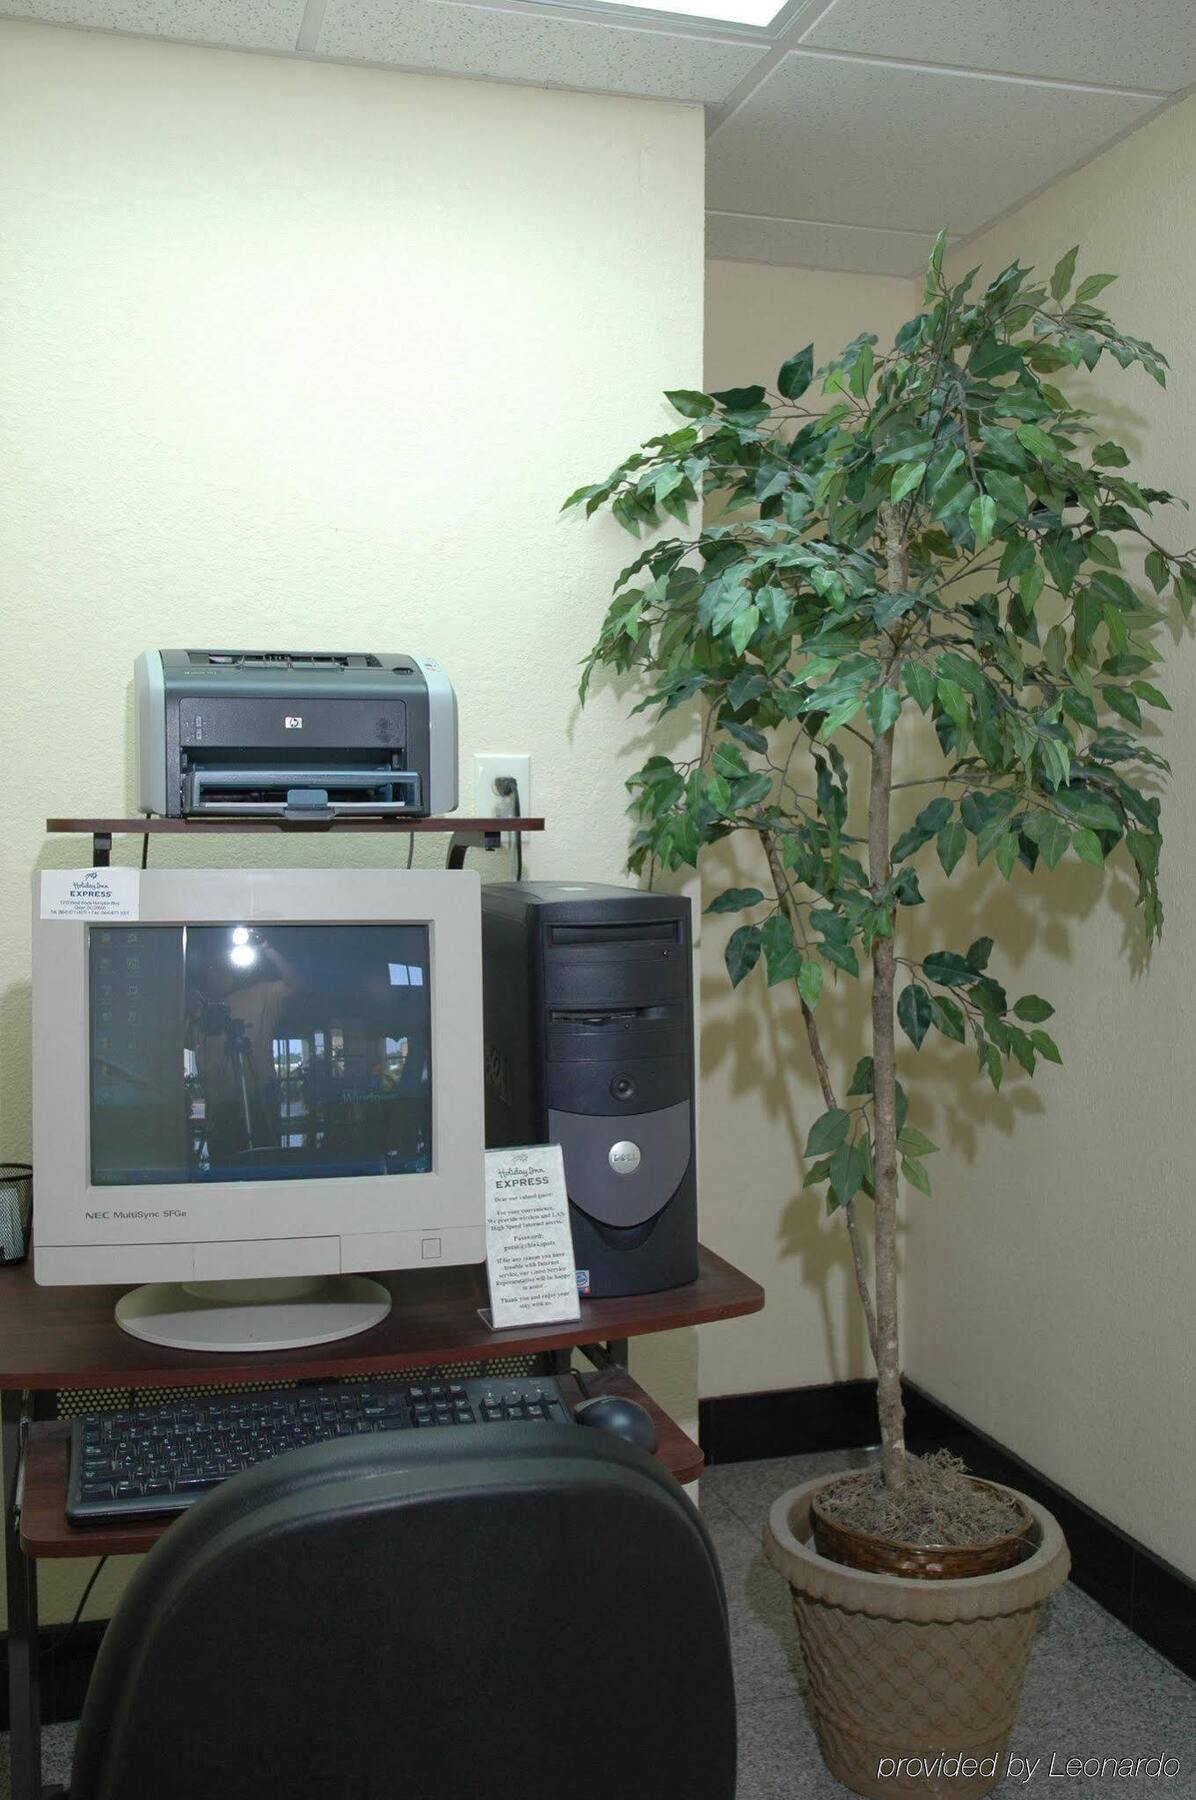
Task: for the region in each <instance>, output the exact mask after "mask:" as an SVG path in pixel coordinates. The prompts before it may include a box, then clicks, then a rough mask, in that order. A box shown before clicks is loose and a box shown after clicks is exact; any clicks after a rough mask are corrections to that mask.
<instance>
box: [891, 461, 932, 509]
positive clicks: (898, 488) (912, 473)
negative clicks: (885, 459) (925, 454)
mask: <svg viewBox="0 0 1196 1800" xmlns="http://www.w3.org/2000/svg"><path fill="white" fill-rule="evenodd" d="M925 473H926V464H925V463H924V462H907V463H900V464H899V465H898V467H897V468H896V469H894V471H893V479H892V482H891V483H890V485H889V499H890V500H891V501H892V502H893V504H894V506H896V504H897V502H898V501H899V500H904V499H905V496H906V495H907V494H912V493H913V491H914V489H915V488H916V487H920V486H921V484H922V477H923V476H924V475H925Z"/></svg>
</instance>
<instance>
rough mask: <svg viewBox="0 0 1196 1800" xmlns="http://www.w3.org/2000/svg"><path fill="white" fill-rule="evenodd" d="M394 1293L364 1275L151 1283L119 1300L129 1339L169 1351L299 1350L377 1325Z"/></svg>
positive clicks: (119, 1316) (118, 1312) (118, 1316)
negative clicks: (161, 1346) (273, 1279)
mask: <svg viewBox="0 0 1196 1800" xmlns="http://www.w3.org/2000/svg"><path fill="white" fill-rule="evenodd" d="M389 1311H390V1295H389V1294H388V1293H387V1291H386V1289H385V1288H384V1287H383V1286H382V1284H381V1282H378V1281H371V1280H370V1278H369V1277H368V1276H366V1275H327V1276H297V1277H294V1278H286V1279H282V1280H276V1281H188V1282H177V1281H154V1282H150V1283H149V1284H148V1285H147V1286H145V1287H139V1288H134V1289H133V1290H132V1292H131V1293H128V1294H124V1295H122V1296H121V1298H120V1299H119V1300H118V1301H117V1303H116V1322H117V1324H118V1325H119V1326H120V1327H121V1329H122V1331H127V1332H128V1333H129V1335H130V1336H131V1337H137V1338H144V1339H145V1340H146V1342H147V1343H150V1344H164V1345H165V1346H166V1347H167V1348H168V1349H172V1350H215V1351H228V1352H240V1351H246V1350H250V1351H253V1350H295V1349H299V1348H300V1347H301V1346H302V1345H304V1344H330V1343H332V1342H334V1341H335V1339H337V1338H345V1337H353V1336H355V1335H356V1334H357V1333H358V1332H359V1331H368V1330H369V1329H370V1327H371V1325H377V1324H379V1323H380V1322H381V1321H382V1320H383V1319H384V1318H385V1317H386V1315H387V1313H388V1312H389Z"/></svg>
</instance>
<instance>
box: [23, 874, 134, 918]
mask: <svg viewBox="0 0 1196 1800" xmlns="http://www.w3.org/2000/svg"><path fill="white" fill-rule="evenodd" d="M140 912H141V871H140V869H43V870H42V881H41V916H42V918H43V919H136V918H139V917H140Z"/></svg>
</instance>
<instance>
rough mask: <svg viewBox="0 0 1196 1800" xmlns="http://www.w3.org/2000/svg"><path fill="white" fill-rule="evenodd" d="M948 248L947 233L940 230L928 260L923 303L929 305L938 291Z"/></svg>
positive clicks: (923, 288)
mask: <svg viewBox="0 0 1196 1800" xmlns="http://www.w3.org/2000/svg"><path fill="white" fill-rule="evenodd" d="M946 248H947V233H946V231H940V232H939V234H938V236H937V237H936V238H935V240H934V243H933V245H932V246H931V251H930V255H929V257H928V258H927V260H926V276H925V279H924V281H923V283H922V304H923V306H929V305H930V304H931V302H932V301H933V299H934V297H935V295H936V294H937V293H938V289H939V282H940V280H941V279H942V273H943V253H944V251H945V250H946Z"/></svg>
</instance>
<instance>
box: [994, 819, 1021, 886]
mask: <svg viewBox="0 0 1196 1800" xmlns="http://www.w3.org/2000/svg"><path fill="white" fill-rule="evenodd" d="M1018 849H1019V845H1018V841H1017V838H1016V837H1015V835H1014V834H1013V832H1012V831H1007V832H1006V833H1005V836H1004V837H1003V838H1000V839H999V840H998V842H997V847H996V849H995V850H994V852H993V857H994V860H995V861H996V865H997V867H998V869H1000V871H1001V873H1002V875H1003V876H1004V877H1005V879H1006V881H1008V880H1009V877H1010V876H1011V875H1012V873H1013V865H1014V863H1015V862H1016V861H1017V855H1018Z"/></svg>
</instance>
